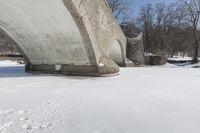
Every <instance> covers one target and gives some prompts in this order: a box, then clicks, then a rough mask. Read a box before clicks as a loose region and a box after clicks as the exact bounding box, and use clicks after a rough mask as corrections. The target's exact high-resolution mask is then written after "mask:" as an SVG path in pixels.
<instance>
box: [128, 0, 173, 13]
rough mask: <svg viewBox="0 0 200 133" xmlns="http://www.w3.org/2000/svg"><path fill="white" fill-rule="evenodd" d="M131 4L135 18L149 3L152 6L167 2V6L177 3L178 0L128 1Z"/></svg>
mask: <svg viewBox="0 0 200 133" xmlns="http://www.w3.org/2000/svg"><path fill="white" fill-rule="evenodd" d="M126 1H128V2H129V3H130V5H131V7H132V12H133V14H134V16H136V15H137V14H138V12H139V10H140V7H141V6H143V5H146V4H148V3H151V4H156V3H161V2H165V3H166V4H169V3H172V2H175V1H176V0H126Z"/></svg>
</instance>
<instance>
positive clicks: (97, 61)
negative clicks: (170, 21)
mask: <svg viewBox="0 0 200 133" xmlns="http://www.w3.org/2000/svg"><path fill="white" fill-rule="evenodd" d="M0 29H1V32H4V33H5V34H6V35H7V37H8V38H10V40H12V42H14V44H15V45H16V46H17V48H18V50H19V51H20V52H21V53H22V54H23V56H24V57H25V59H26V61H27V66H26V70H27V71H39V72H48V73H63V74H70V75H95V76H101V75H104V74H114V73H118V71H119V68H118V66H117V65H116V64H115V62H116V63H118V64H120V65H125V63H126V38H125V36H124V34H123V32H122V31H121V29H120V27H119V25H118V24H117V22H116V20H115V18H114V17H113V15H112V13H111V11H110V10H109V8H108V5H107V3H106V1H105V0H98V1H96V0H0ZM112 60H114V61H115V62H113V61H112Z"/></svg>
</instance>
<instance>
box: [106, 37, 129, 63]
mask: <svg viewBox="0 0 200 133" xmlns="http://www.w3.org/2000/svg"><path fill="white" fill-rule="evenodd" d="M109 55H110V57H111V59H112V60H113V61H115V62H116V63H117V64H118V65H119V66H125V64H126V53H125V51H124V48H123V45H122V44H121V43H120V41H119V40H114V41H113V42H112V45H111V47H110V51H109Z"/></svg>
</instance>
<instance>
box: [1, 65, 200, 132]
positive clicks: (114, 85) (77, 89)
mask: <svg viewBox="0 0 200 133" xmlns="http://www.w3.org/2000/svg"><path fill="white" fill-rule="evenodd" d="M0 64H1V63H0ZM5 64H6V65H5ZM5 64H4V65H3V66H1V67H0V133H198V132H200V128H199V120H200V113H199V112H200V97H199V95H200V86H199V85H200V82H199V81H200V69H192V68H164V67H148V68H123V69H121V73H120V75H119V76H115V77H106V78H94V77H68V76H60V75H33V74H27V73H25V72H24V66H23V65H14V66H13V64H12V63H11V66H10V64H9V63H8V62H7V63H5Z"/></svg>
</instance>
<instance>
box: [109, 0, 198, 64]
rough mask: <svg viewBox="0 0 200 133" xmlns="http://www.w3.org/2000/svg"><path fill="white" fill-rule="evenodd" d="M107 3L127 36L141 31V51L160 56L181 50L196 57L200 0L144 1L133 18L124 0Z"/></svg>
mask: <svg viewBox="0 0 200 133" xmlns="http://www.w3.org/2000/svg"><path fill="white" fill-rule="evenodd" d="M108 3H109V5H110V7H111V10H112V11H113V14H114V15H115V16H116V18H117V19H118V21H119V23H120V24H121V26H122V29H123V30H124V32H125V34H126V35H127V36H129V37H135V36H136V35H137V33H139V32H140V31H142V32H143V34H144V47H145V52H147V53H152V54H158V55H163V56H173V55H176V54H177V53H178V52H182V53H184V54H185V55H188V56H192V57H193V60H194V62H196V61H197V56H198V55H199V43H200V31H199V26H200V25H199V24H200V23H199V22H200V21H199V19H200V0H182V1H179V2H176V3H171V4H169V5H167V4H165V3H158V4H156V5H152V4H147V5H145V6H142V7H141V9H140V12H139V14H138V16H137V18H134V16H132V13H130V9H131V8H132V7H131V5H130V4H128V3H127V2H125V1H122V0H108ZM133 18H134V19H133Z"/></svg>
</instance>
